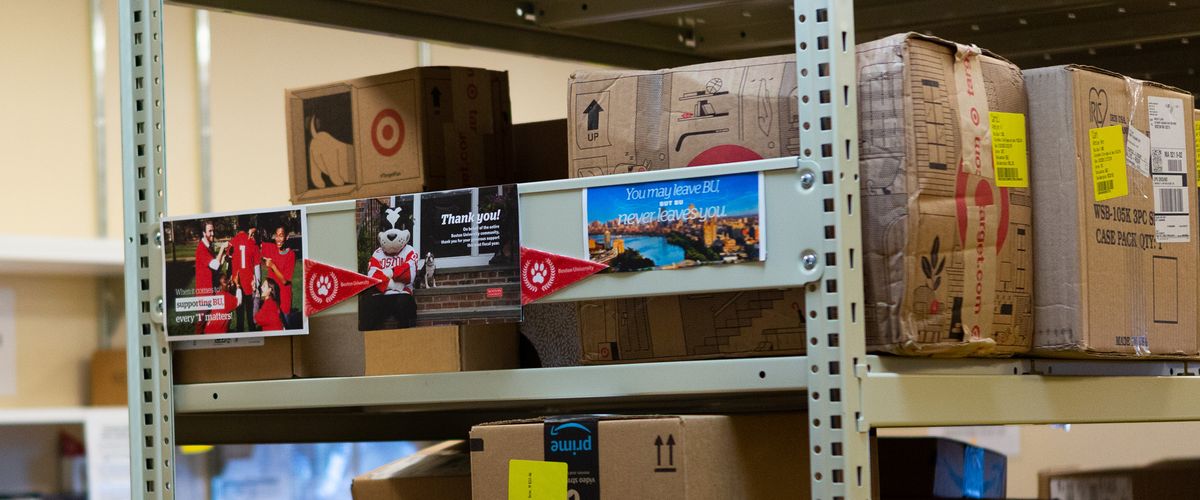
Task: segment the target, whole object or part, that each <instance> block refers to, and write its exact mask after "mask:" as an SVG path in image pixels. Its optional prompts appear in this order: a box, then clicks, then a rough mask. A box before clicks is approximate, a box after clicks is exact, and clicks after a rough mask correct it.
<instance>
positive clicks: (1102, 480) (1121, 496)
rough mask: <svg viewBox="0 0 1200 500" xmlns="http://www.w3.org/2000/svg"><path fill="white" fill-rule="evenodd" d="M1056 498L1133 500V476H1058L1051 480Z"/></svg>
mask: <svg viewBox="0 0 1200 500" xmlns="http://www.w3.org/2000/svg"><path fill="white" fill-rule="evenodd" d="M1050 498H1054V499H1056V500H1133V478H1131V477H1129V476H1125V475H1121V476H1091V477H1086V476H1085V477H1058V478H1053V479H1051V480H1050Z"/></svg>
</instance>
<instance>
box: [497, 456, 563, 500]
mask: <svg viewBox="0 0 1200 500" xmlns="http://www.w3.org/2000/svg"><path fill="white" fill-rule="evenodd" d="M564 498H567V464H566V463H563V462H541V461H537V460H509V462H508V500H562V499H564Z"/></svg>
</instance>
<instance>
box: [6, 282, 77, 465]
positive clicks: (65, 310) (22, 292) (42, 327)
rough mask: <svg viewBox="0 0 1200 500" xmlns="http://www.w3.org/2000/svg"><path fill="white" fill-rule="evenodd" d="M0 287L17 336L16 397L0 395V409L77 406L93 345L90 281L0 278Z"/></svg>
mask: <svg viewBox="0 0 1200 500" xmlns="http://www.w3.org/2000/svg"><path fill="white" fill-rule="evenodd" d="M0 288H9V289H12V290H13V291H14V293H15V295H16V331H17V346H16V349H17V394H16V395H15V396H0V408H4V407H46V406H76V405H81V404H83V403H84V402H85V401H86V396H87V392H88V382H87V366H88V365H87V363H88V360H89V359H90V358H91V355H92V351H94V350H95V349H96V345H97V343H98V341H99V340H98V339H99V335H98V333H97V328H98V327H97V324H98V323H97V317H98V314H97V311H96V304H97V300H96V280H94V279H90V278H84V279H80V278H75V277H57V278H48V277H42V276H30V277H15V276H0ZM0 444H2V443H0ZM0 453H2V451H0Z"/></svg>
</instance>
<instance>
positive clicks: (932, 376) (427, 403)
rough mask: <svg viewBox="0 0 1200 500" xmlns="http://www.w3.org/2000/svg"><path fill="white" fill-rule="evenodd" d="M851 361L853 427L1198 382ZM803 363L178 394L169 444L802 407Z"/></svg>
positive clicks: (279, 383) (1007, 362) (961, 418)
mask: <svg viewBox="0 0 1200 500" xmlns="http://www.w3.org/2000/svg"><path fill="white" fill-rule="evenodd" d="M863 361H864V362H862V363H860V364H859V365H858V366H857V367H855V372H856V374H857V375H858V380H859V383H860V384H861V386H862V387H861V389H862V391H861V392H862V396H863V417H862V418H861V420H860V422H859V423H858V425H859V428H860V429H863V430H865V429H867V428H870V427H876V428H877V427H922V426H947V425H988V424H1038V423H1089V422H1138V421H1141V422H1149V421H1172V420H1200V398H1197V397H1195V394H1198V393H1200V376H1194V375H1195V374H1196V372H1197V369H1196V367H1195V366H1190V367H1189V365H1188V364H1187V363H1184V362H1181V361H1180V362H1171V361H1075V360H1041V359H1038V360H1031V359H1002V360H987V359H965V360H964V359H957V360H944V359H936V360H935V359H913V358H896V357H884V356H867V357H866V358H865V359H864V360H863ZM807 366H808V365H807V359H806V358H805V357H803V356H794V357H780V358H755V359H732V360H708V361H684V362H669V363H643V364H627V365H606V366H580V367H566V368H541V369H524V370H501V371H482V372H461V373H437V374H422V375H392V376H376V377H350V378H324V379H292V380H273V381H261V382H231V383H214V384H192V385H180V386H176V388H175V411H176V439H177V441H178V442H180V443H226V442H260V443H267V442H302V441H362V440H398V439H438V438H453V437H461V436H463V435H465V432H466V430H467V429H468V428H469V427H470V426H471V425H474V424H477V423H480V422H485V421H494V420H507V419H517V418H529V417H535V416H542V415H558V414H573V413H730V412H743V411H780V410H800V409H803V408H804V407H805V397H804V393H805V389H806V387H807V377H806V374H807Z"/></svg>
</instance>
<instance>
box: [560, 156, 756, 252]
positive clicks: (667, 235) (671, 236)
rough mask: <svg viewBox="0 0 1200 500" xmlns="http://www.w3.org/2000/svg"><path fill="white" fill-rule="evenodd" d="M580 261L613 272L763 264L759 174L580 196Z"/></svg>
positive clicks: (621, 187) (608, 188)
mask: <svg viewBox="0 0 1200 500" xmlns="http://www.w3.org/2000/svg"><path fill="white" fill-rule="evenodd" d="M583 196H584V206H585V208H586V213H585V220H584V223H585V224H586V226H587V228H586V229H587V238H586V240H585V241H584V242H583V243H584V249H585V252H586V253H587V255H588V258H589V259H591V260H592V261H593V262H599V263H602V264H606V265H608V266H609V270H610V271H613V272H633V271H648V270H653V269H681V268H687V267H694V266H703V265H713V264H737V263H742V262H758V261H763V260H766V234H765V233H764V231H763V230H762V228H763V226H764V222H765V214H764V211H763V197H762V174H761V173H760V172H749V173H742V174H727V175H716V176H710V177H697V178H692V179H677V180H670V181H656V182H642V183H637V184H622V185H616V186H605V187H599V188H588V189H586V190H584V194H583Z"/></svg>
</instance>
